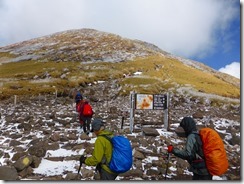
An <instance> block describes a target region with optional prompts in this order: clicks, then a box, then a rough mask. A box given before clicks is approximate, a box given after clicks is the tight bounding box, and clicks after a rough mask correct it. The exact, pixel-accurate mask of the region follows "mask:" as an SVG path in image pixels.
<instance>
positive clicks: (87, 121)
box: [81, 116, 92, 132]
mask: <svg viewBox="0 0 244 184" xmlns="http://www.w3.org/2000/svg"><path fill="white" fill-rule="evenodd" d="M91 119H92V118H91V117H84V116H82V117H81V121H82V122H83V125H82V126H83V131H84V132H86V131H88V132H90V129H91V128H90V127H91Z"/></svg>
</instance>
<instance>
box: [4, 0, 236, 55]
mask: <svg viewBox="0 0 244 184" xmlns="http://www.w3.org/2000/svg"><path fill="white" fill-rule="evenodd" d="M235 3H236V1H232V0H197V1H196V0H184V1H183V0H116V1H115V0H102V1H101V0H51V1H50V0H17V1H16V0H1V3H0V45H2V46H3V45H7V44H10V43H15V42H19V41H23V40H27V39H30V38H34V37H39V36H45V35H48V34H52V33H54V32H58V31H64V30H68V29H80V28H93V29H97V30H101V31H106V32H110V33H115V34H119V35H121V36H123V37H127V38H131V39H139V40H143V41H146V42H150V43H153V44H155V45H157V46H159V47H160V48H161V49H163V50H165V51H167V52H171V53H172V54H176V55H179V56H183V57H186V58H190V57H198V58H201V57H204V56H206V55H209V54H211V52H214V51H215V48H216V46H217V45H218V46H219V44H218V41H219V40H218V39H219V38H220V37H221V39H222V40H229V39H227V38H228V37H230V36H229V34H227V33H226V30H227V29H228V25H229V23H230V21H232V20H233V19H234V18H235V17H236V16H239V14H238V13H239V9H238V8H240V7H236V6H234V5H235ZM225 37H226V39H225ZM222 45H224V44H222ZM225 45H230V44H225Z"/></svg>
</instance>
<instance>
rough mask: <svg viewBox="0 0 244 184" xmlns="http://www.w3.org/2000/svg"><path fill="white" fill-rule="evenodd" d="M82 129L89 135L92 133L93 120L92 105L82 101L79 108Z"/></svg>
mask: <svg viewBox="0 0 244 184" xmlns="http://www.w3.org/2000/svg"><path fill="white" fill-rule="evenodd" d="M78 112H79V117H80V124H81V128H82V127H83V131H84V132H85V133H86V134H87V135H88V134H89V133H90V126H91V119H92V115H93V110H92V107H91V105H90V104H89V103H88V101H86V100H81V102H80V104H79V108H78Z"/></svg>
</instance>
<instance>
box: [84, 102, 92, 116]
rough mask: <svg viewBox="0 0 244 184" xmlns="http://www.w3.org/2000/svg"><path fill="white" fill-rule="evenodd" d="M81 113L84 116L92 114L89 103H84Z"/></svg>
mask: <svg viewBox="0 0 244 184" xmlns="http://www.w3.org/2000/svg"><path fill="white" fill-rule="evenodd" d="M83 115H84V116H92V115H93V110H92V107H91V105H90V104H88V103H85V104H84V108H83Z"/></svg>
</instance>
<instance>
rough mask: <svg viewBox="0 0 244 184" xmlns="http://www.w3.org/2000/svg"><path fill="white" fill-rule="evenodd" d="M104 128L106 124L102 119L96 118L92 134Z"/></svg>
mask: <svg viewBox="0 0 244 184" xmlns="http://www.w3.org/2000/svg"><path fill="white" fill-rule="evenodd" d="M102 126H104V122H103V121H102V120H101V119H98V118H95V119H94V120H93V122H92V129H91V132H94V131H98V130H100V128H101V127H102Z"/></svg>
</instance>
